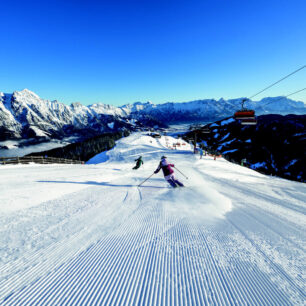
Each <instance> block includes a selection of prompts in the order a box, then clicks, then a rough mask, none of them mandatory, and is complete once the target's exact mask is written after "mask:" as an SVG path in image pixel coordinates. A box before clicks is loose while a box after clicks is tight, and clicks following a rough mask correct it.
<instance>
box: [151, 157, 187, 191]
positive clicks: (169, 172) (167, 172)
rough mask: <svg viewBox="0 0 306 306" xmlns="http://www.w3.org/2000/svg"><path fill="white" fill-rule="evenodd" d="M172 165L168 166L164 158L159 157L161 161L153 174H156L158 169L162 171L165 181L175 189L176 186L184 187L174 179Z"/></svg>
mask: <svg viewBox="0 0 306 306" xmlns="http://www.w3.org/2000/svg"><path fill="white" fill-rule="evenodd" d="M172 168H174V164H169V163H168V161H167V157H166V156H162V157H161V161H160V163H159V165H158V167H157V169H156V170H155V171H154V173H155V174H156V173H158V172H159V170H160V169H162V170H163V173H164V177H165V180H166V181H167V182H168V183H169V184H170V185H171V186H172V187H173V188H176V187H178V186H180V187H184V184H183V183H181V182H180V181H179V180H178V179H176V178H175V176H174V171H173V169H172Z"/></svg>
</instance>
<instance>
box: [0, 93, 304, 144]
mask: <svg viewBox="0 0 306 306" xmlns="http://www.w3.org/2000/svg"><path fill="white" fill-rule="evenodd" d="M241 100H242V98H239V99H232V100H223V99H220V100H218V101H216V100H214V99H206V100H197V101H191V102H183V103H170V102H169V103H164V104H157V105H155V104H153V103H151V102H146V103H141V102H136V103H134V104H128V105H123V106H121V107H115V106H112V105H107V104H92V105H90V106H84V105H82V104H81V103H72V104H71V105H70V106H68V105H65V104H63V103H60V102H58V101H49V100H44V99H41V98H40V97H39V96H38V95H36V94H35V93H33V92H31V91H30V90H28V89H24V90H22V91H15V92H14V93H13V94H4V93H0V119H1V121H0V130H3V136H2V138H4V139H2V140H6V139H13V138H27V137H35V136H36V137H43V136H42V135H50V136H51V137H59V136H60V135H61V136H63V134H64V136H66V137H67V136H70V135H71V134H73V132H76V131H78V132H79V130H81V129H86V128H89V129H91V130H94V131H95V132H97V133H101V132H102V131H105V130H108V126H107V123H109V121H108V119H107V118H106V117H107V116H108V117H112V118H109V120H110V122H111V121H114V120H115V121H117V123H118V122H120V121H121V122H127V120H130V119H132V120H139V121H140V122H141V121H143V122H144V123H145V121H144V118H143V116H149V117H150V118H153V119H154V120H157V121H162V122H166V123H170V122H180V121H194V120H206V121H214V120H217V119H220V118H224V117H228V116H232V115H233V113H234V112H235V110H237V109H239V108H240V103H241ZM245 106H246V107H248V108H252V109H255V111H256V113H257V114H258V115H260V114H266V113H276V114H288V113H293V114H305V113H306V106H305V104H304V103H303V102H296V101H293V100H290V99H287V98H284V97H275V98H265V99H262V100H261V101H258V102H253V101H248V102H246V105H245ZM123 119H124V120H123ZM33 127H36V129H33ZM67 127H69V128H67Z"/></svg>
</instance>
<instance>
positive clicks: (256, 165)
mask: <svg viewBox="0 0 306 306" xmlns="http://www.w3.org/2000/svg"><path fill="white" fill-rule="evenodd" d="M266 165H267V164H266V162H258V163H256V164H253V165H251V168H252V169H257V168H261V167H263V168H265V167H266Z"/></svg>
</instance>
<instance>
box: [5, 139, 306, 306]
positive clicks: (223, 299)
mask: <svg viewBox="0 0 306 306" xmlns="http://www.w3.org/2000/svg"><path fill="white" fill-rule="evenodd" d="M177 142H179V143H180V144H181V146H180V147H177V150H173V143H177ZM191 152H192V148H191V147H190V145H189V144H187V143H185V142H184V141H183V140H180V139H179V140H177V139H173V138H171V137H162V138H161V139H154V138H151V137H149V136H145V135H143V134H139V133H136V134H133V135H131V136H129V137H126V138H122V139H121V140H119V141H118V142H117V145H116V147H115V148H114V149H112V150H110V151H109V152H106V153H105V152H103V153H101V154H99V155H97V156H96V157H95V158H94V159H92V160H91V161H90V162H89V163H88V164H87V165H75V166H68V165H63V166H60V165H57V166H56V165H48V166H46V167H44V166H34V165H32V166H31V165H29V166H16V167H12V166H4V167H2V168H1V172H2V176H1V178H0V183H1V185H3V186H4V192H3V193H2V194H1V202H2V203H4V204H2V205H1V207H0V243H1V245H5V246H6V248H4V249H1V250H0V252H1V253H0V255H1V256H0V271H1V274H0V275H1V278H0V287H1V292H0V304H1V305H16V304H20V305H26V304H43V305H63V304H65V305H105V304H107V305H108V304H112V305H134V304H142V305H149V304H150V305H157V304H158V305H188V304H193V305H204V304H209V305H229V304H234V305H237V304H238V305H245V304H258V305H267V304H274V305H287V304H295V305H301V304H303V303H304V301H305V297H306V294H305V287H306V286H305V285H306V284H305V279H304V277H303V275H305V248H306V240H305V229H306V228H305V224H306V222H305V221H306V220H305V213H306V210H305V203H304V199H305V195H306V187H305V184H302V183H297V182H291V181H287V180H283V179H278V178H275V177H270V176H265V175H262V174H259V173H257V172H255V171H253V170H250V169H247V168H244V167H240V166H238V165H234V164H231V163H229V162H227V161H226V160H224V159H222V158H221V159H218V160H216V161H215V160H214V159H213V158H212V157H209V156H204V157H203V159H202V160H200V159H199V157H198V156H195V155H193V154H192V153H191ZM139 155H142V156H143V159H144V165H143V166H142V167H141V168H140V169H138V170H137V171H135V170H132V167H133V165H134V160H135V159H136V158H137V157H138V156H139ZM161 155H166V156H168V159H169V160H170V161H171V162H173V163H174V164H175V166H176V167H177V168H178V169H180V170H181V171H183V172H184V173H185V175H187V176H188V178H189V179H188V180H184V178H183V177H182V176H181V175H180V174H179V172H178V171H177V170H176V169H175V170H176V175H177V177H178V178H179V179H180V180H181V181H183V182H184V184H185V185H186V186H187V187H186V188H183V189H172V188H169V186H168V185H167V183H166V182H165V180H164V179H163V177H162V175H161V174H160V173H159V174H157V175H154V176H153V177H152V178H151V179H150V180H148V181H147V182H146V183H145V184H144V185H143V186H142V187H137V185H138V184H139V183H140V182H141V181H143V180H144V179H145V178H147V177H148V176H149V175H151V174H152V172H153V171H154V170H155V169H156V167H157V165H158V162H159V158H160V156H161ZM101 161H103V163H99V162H101ZM16 184H18V185H19V186H21V187H20V188H19V189H18V190H17V191H16V192H15V193H14V194H13V193H12V189H13V188H14V186H16ZM14 190H15V189H14ZM46 191H48V192H46ZM12 194H13V195H12Z"/></svg>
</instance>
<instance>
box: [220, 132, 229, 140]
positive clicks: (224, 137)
mask: <svg viewBox="0 0 306 306" xmlns="http://www.w3.org/2000/svg"><path fill="white" fill-rule="evenodd" d="M229 135H230V133H227V134H226V135H225V136H223V137H222V139H221V140H220V141H223V140H225V139H226V138H227V137H228V136H229Z"/></svg>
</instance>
